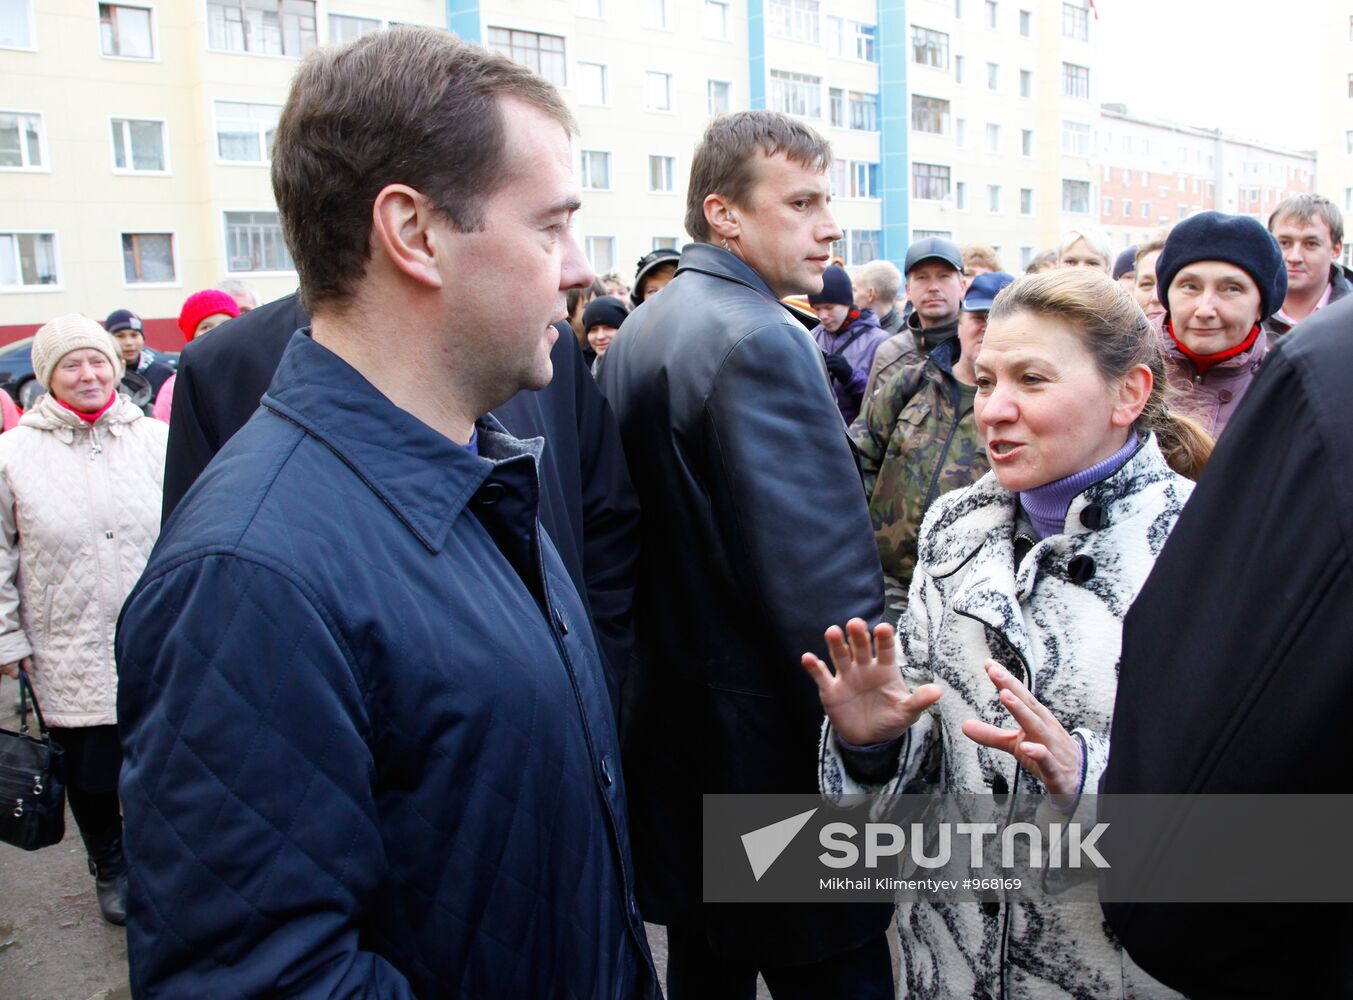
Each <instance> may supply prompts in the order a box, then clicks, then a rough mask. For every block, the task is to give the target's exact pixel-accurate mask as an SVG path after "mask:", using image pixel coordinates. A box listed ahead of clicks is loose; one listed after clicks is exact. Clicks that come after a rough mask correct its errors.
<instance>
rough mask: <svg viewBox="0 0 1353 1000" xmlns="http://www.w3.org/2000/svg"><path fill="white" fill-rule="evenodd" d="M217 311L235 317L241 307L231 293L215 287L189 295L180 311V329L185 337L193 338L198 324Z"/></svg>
mask: <svg viewBox="0 0 1353 1000" xmlns="http://www.w3.org/2000/svg"><path fill="white" fill-rule="evenodd" d="M217 313H225V314H226V315H227V316H229V317H230V318H231V319H234V318H235V317H236V316H238V315H239V314H240V307H239V305H238V304H237V303H236V302H235V300H234V299H232V298H231V297H230V296H229V295H227V294H226V293H225V292H220V291H217V290H216V289H215V288H208V289H207V290H206V291H202V292H197V293H195V294H193V295H189V296H188V301H187V302H185V303H183V310H182V311H181V312H180V313H179V329H180V330H181V331H183V339H184V340H192V339H193V333H194V332H195V331H196V330H197V324H198V323H201V322H202V321H203V320H204V319H206V318H207V317H208V316H215V315H216V314H217Z"/></svg>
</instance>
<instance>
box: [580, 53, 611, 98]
mask: <svg viewBox="0 0 1353 1000" xmlns="http://www.w3.org/2000/svg"><path fill="white" fill-rule="evenodd" d="M583 66H595V67H597V68H598V69H600V70H601V100H600V101H591V100H588V99H587V98H586V97H585V96H584V94H583V73H582V68H581V67H583ZM573 83H574V96H575V97H576V99H577V101H578V103H579V104H580V105H582V106H583V107H585V108H609V107H610V106H611V66H610V64H609V63H604V62H594V61H593V60H591V59H577V60H575V61H574V64H573Z"/></svg>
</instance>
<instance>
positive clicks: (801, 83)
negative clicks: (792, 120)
mask: <svg viewBox="0 0 1353 1000" xmlns="http://www.w3.org/2000/svg"><path fill="white" fill-rule="evenodd" d="M776 74H779V75H780V78H779V79H777V78H776ZM786 77H798V78H800V79H792V80H791V79H786ZM809 81H813V82H811V83H810V82H809ZM767 82H768V83H769V84H770V86H769V88H768V90H769V91H770V95H769V96H770V100H768V101H767V104H768V106H769V107H770V108H771V110H772V111H781V112H783V113H784V114H788V115H792V116H794V117H796V118H809V119H812V120H813V121H822V120H823V118H822V87H823V83H824V79H823V77H821V76H815V75H813V74H812V73H800V72H798V71H797V70H788V69H772V70H768V71H767ZM777 83H779V84H781V85H785V84H792V85H794V86H796V87H803V88H808V87H812V88H813V90H814V91H816V93H817V101H816V104H817V113H816V114H812V113H811V110H810V111H802V112H801V111H794V110H789V109H784V108H781V107H780V105H779V102H778V101H776V100H775V89H776V84H777ZM838 89H840V90H842V91H843V93H844V90H845V88H838ZM805 93H806V89H805ZM786 96H789V95H786ZM786 103H793V102H792V101H789V102H786ZM842 110H845V109H844V108H843V109H842Z"/></svg>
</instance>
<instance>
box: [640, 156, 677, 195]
mask: <svg viewBox="0 0 1353 1000" xmlns="http://www.w3.org/2000/svg"><path fill="white" fill-rule="evenodd" d="M647 155H648V181H647V184H648V193H649V194H676V193H677V157H676V154H675V153H649V154H647ZM654 160H668V161H670V165H669V170H668V178H667V180H668V184H669V186H668V187H667V188H666V189H662V188H655V187H653V161H654Z"/></svg>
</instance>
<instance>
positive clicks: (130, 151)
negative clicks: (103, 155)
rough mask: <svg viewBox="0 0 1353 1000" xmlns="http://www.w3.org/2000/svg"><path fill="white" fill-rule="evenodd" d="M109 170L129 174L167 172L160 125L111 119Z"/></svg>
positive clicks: (164, 147) (139, 120) (150, 120)
mask: <svg viewBox="0 0 1353 1000" xmlns="http://www.w3.org/2000/svg"><path fill="white" fill-rule="evenodd" d="M112 130H113V170H114V171H116V172H117V173H129V174H140V173H148V174H163V173H168V171H169V160H168V158H167V156H166V153H165V150H166V148H167V145H168V144H167V143H166V142H165V141H164V122H163V121H157V120H155V119H147V118H114V119H113V120H112Z"/></svg>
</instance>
